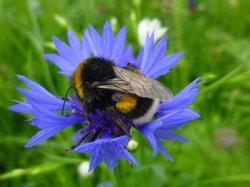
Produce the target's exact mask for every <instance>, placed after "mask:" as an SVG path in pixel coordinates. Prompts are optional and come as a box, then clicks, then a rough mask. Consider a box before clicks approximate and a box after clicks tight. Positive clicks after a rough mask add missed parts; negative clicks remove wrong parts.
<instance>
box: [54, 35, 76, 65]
mask: <svg viewBox="0 0 250 187" xmlns="http://www.w3.org/2000/svg"><path fill="white" fill-rule="evenodd" d="M53 41H54V44H55V46H56V50H57V52H58V53H59V54H60V55H61V56H62V57H63V58H64V59H65V60H66V61H67V62H68V63H70V64H72V65H74V66H75V65H76V63H75V58H74V56H73V55H72V54H73V53H74V52H73V50H72V49H71V48H70V47H69V46H68V45H66V44H65V43H64V42H63V41H61V40H60V39H58V38H57V37H53Z"/></svg>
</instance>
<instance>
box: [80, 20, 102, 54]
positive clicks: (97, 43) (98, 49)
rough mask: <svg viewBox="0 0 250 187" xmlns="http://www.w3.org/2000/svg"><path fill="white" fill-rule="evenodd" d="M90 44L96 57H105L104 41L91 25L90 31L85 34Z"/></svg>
mask: <svg viewBox="0 0 250 187" xmlns="http://www.w3.org/2000/svg"><path fill="white" fill-rule="evenodd" d="M85 34H86V38H87V40H88V43H89V44H90V46H91V48H92V50H93V53H94V55H95V56H100V57H101V56H103V55H104V54H103V46H102V39H101V36H100V35H99V33H98V32H97V31H96V30H95V28H94V27H93V26H92V25H89V31H86V32H85Z"/></svg>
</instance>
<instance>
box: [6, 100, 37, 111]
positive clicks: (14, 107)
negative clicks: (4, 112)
mask: <svg viewBox="0 0 250 187" xmlns="http://www.w3.org/2000/svg"><path fill="white" fill-rule="evenodd" d="M14 101H15V102H17V103H18V104H15V105H12V106H10V107H8V110H12V111H14V112H21V113H27V114H32V113H33V108H32V106H31V105H30V104H29V103H25V102H21V101H16V100H14Z"/></svg>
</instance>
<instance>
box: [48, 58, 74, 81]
mask: <svg viewBox="0 0 250 187" xmlns="http://www.w3.org/2000/svg"><path fill="white" fill-rule="evenodd" d="M43 58H45V59H47V60H49V61H51V62H52V63H53V64H55V65H56V66H57V67H59V68H60V69H61V70H62V71H61V72H62V74H64V75H66V76H72V75H73V73H74V71H75V68H76V67H75V66H74V65H73V64H71V63H69V62H68V61H66V60H65V59H64V58H63V57H62V56H59V55H57V54H44V55H43Z"/></svg>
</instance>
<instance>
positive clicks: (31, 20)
mask: <svg viewBox="0 0 250 187" xmlns="http://www.w3.org/2000/svg"><path fill="white" fill-rule="evenodd" d="M249 12H250V1H248V0H219V1H217V0H207V1H205V0H203V1H202V0H200V1H198V0H197V1H196V2H195V4H194V5H190V1H186V0H172V1H171V0H162V1H160V0H155V1H149V0H145V1H143V0H134V1H130V0H126V1H125V0H123V1H119V0H116V1H114V0H113V1H110V0H105V1H98V0H96V1H87V0H86V1H85V0H75V1H70V0H53V1H48V0H13V1H10V0H1V1H0V73H1V78H0V91H1V97H0V111H1V114H0V123H1V125H0V129H1V130H0V146H1V149H0V150H1V154H0V186H1V187H7V186H18V187H19V186H25V187H33V186H61V187H64V186H67V187H68V186H72V187H74V186H85V187H88V186H93V187H95V186H97V185H98V184H100V183H103V182H111V183H112V184H113V185H114V186H116V187H122V186H124V187H127V186H154V187H160V186H170V187H186V186H193V187H195V186H225V185H227V186H234V187H235V186H237V187H238V186H250V149H249V148H250V144H249V142H250V126H249V125H250V94H249V93H250V81H249V80H250V68H249V67H250V14H249ZM143 18H151V19H153V18H158V19H160V20H161V23H162V26H164V27H168V32H167V34H166V35H167V36H168V46H169V48H168V51H167V54H171V53H174V52H179V51H183V52H184V53H185V54H184V56H183V58H182V59H181V61H180V62H179V64H178V65H177V66H176V67H175V68H174V69H173V70H172V71H171V72H170V73H169V74H167V75H166V76H164V77H161V79H160V80H161V81H163V82H165V83H166V84H167V85H168V87H169V88H171V89H172V90H173V92H174V93H177V92H178V91H180V90H181V89H182V88H184V87H185V86H186V85H187V84H188V83H189V82H191V81H192V80H193V79H195V78H196V77H199V76H201V77H202V80H206V82H205V83H203V84H202V85H201V86H200V88H201V93H200V95H199V97H198V98H197V100H196V101H195V103H194V104H193V105H192V108H194V109H195V110H197V112H198V113H200V114H201V116H202V118H201V119H199V120H196V121H193V122H190V123H189V124H187V125H185V126H184V127H183V132H182V134H183V135H184V136H186V137H187V138H188V139H190V141H191V142H190V143H188V144H186V143H176V142H170V141H169V142H166V147H167V149H168V150H169V152H170V153H171V155H172V156H173V158H174V159H175V161H174V162H171V161H169V160H168V159H167V158H165V157H164V156H162V155H160V154H158V155H157V156H156V157H153V156H152V149H151V147H150V145H149V143H148V142H147V141H146V140H145V139H144V138H142V137H141V136H140V135H139V133H136V132H135V133H134V134H135V136H134V138H135V140H136V141H138V143H139V148H138V149H137V150H136V151H134V153H133V154H134V156H135V158H136V159H137V160H138V162H139V164H140V166H138V167H133V168H131V167H129V164H128V162H126V161H120V163H119V167H118V168H116V170H115V173H114V174H112V173H111V172H110V171H109V170H108V169H107V167H106V166H105V165H104V164H102V165H100V166H99V167H98V168H97V169H96V170H95V171H94V172H93V173H92V175H91V176H87V177H83V176H81V175H80V174H79V172H78V166H79V164H80V163H81V162H82V161H87V160H88V155H86V154H77V153H73V152H65V151H64V149H65V148H67V147H69V146H70V145H71V143H72V142H71V141H72V140H71V137H72V134H73V132H74V129H71V128H69V129H66V130H64V131H63V132H61V133H59V134H58V135H56V136H55V137H54V138H52V139H50V140H48V141H46V142H45V143H43V144H41V145H38V146H35V147H32V148H30V149H24V145H25V143H26V142H27V141H28V139H29V138H30V137H31V136H32V135H34V134H35V133H36V132H37V130H38V129H36V128H35V127H32V126H29V125H28V122H25V120H27V119H29V118H30V117H31V116H28V115H22V114H17V113H14V112H11V111H8V110H7V109H6V108H7V107H8V106H10V105H12V104H13V102H12V101H11V100H12V99H19V100H23V97H22V95H21V94H20V93H18V91H17V90H16V89H15V87H16V86H23V84H22V83H21V81H18V80H17V79H16V76H15V74H22V75H25V76H27V77H28V78H30V79H32V80H34V81H36V82H38V83H40V84H41V85H43V86H44V87H45V88H46V89H48V90H49V91H51V92H52V93H54V94H57V95H64V94H65V91H66V89H67V88H68V86H69V84H70V80H69V79H67V78H65V77H63V76H62V75H59V74H58V73H57V71H58V69H57V68H56V67H55V66H54V65H53V64H51V63H48V62H47V61H45V60H44V59H43V58H42V57H41V55H42V54H43V53H48V52H55V50H54V49H53V45H52V43H51V41H52V36H53V35H54V36H57V37H59V38H61V39H63V40H64V41H67V40H66V30H67V29H68V28H70V29H72V30H73V31H75V32H76V33H77V34H78V35H79V37H82V33H83V29H85V28H86V27H87V26H88V24H89V23H90V24H92V25H93V26H95V27H96V28H97V30H98V31H101V30H102V27H103V25H104V23H105V21H106V20H113V21H112V23H114V24H113V25H114V29H115V30H116V31H117V30H118V29H120V28H121V27H122V26H124V25H127V26H128V34H127V43H132V44H133V45H134V46H135V53H136V52H138V50H139V43H138V37H137V26H138V23H139V22H140V20H142V19H143Z"/></svg>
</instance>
